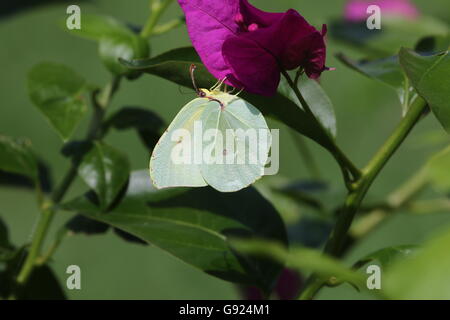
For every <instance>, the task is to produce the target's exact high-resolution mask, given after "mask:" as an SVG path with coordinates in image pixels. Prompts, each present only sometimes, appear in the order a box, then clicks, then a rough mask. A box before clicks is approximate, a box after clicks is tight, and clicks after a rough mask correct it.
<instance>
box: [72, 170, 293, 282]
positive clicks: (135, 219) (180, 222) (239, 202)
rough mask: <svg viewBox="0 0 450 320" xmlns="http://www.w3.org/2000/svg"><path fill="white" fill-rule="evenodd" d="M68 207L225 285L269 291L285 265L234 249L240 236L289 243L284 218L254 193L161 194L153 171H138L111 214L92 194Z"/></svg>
mask: <svg viewBox="0 0 450 320" xmlns="http://www.w3.org/2000/svg"><path fill="white" fill-rule="evenodd" d="M205 199H207V201H205ZM64 208H65V209H66V210H70V211H76V212H81V213H82V214H84V215H86V216H87V217H89V218H93V219H96V220H98V221H101V222H105V223H107V224H109V225H112V226H114V227H117V228H120V229H122V230H125V231H127V232H129V233H131V234H132V235H134V236H137V237H139V238H141V239H143V240H145V241H147V242H148V243H151V244H153V245H155V246H158V247H160V248H161V249H163V250H166V251H167V252H169V253H171V254H173V255H174V256H176V257H178V258H180V259H181V260H183V261H185V262H187V263H189V264H191V265H193V266H195V267H197V268H199V269H201V270H203V271H205V272H207V273H209V274H211V275H214V276H216V277H220V278H222V279H225V280H229V281H234V282H239V283H246V284H252V285H257V286H259V287H261V288H263V289H264V290H266V291H268V290H270V287H271V285H272V284H273V281H274V279H275V278H276V277H277V275H278V272H279V271H280V270H281V265H280V264H279V263H270V262H267V261H265V260H261V259H253V258H249V257H247V256H245V255H241V254H239V253H237V252H235V251H234V250H233V249H232V248H231V247H230V244H229V237H231V236H236V235H239V236H254V237H262V238H266V239H273V240H277V241H280V242H282V243H286V233H285V229H284V226H283V223H282V221H281V219H280V217H279V215H278V213H277V212H276V211H275V209H274V208H273V207H272V206H271V205H270V203H268V202H267V201H266V200H265V199H264V198H263V197H262V196H261V195H259V193H258V192H257V191H255V190H254V189H252V188H248V189H245V190H242V191H240V192H235V193H230V194H225V193H220V192H217V191H214V190H212V189H210V188H196V189H186V188H183V189H180V188H178V189H167V190H156V189H155V188H154V187H153V185H152V183H151V181H150V177H149V175H148V172H147V170H146V171H136V172H133V173H132V174H131V176H130V182H129V185H128V189H127V191H126V193H125V195H124V197H123V200H122V201H121V202H120V204H118V205H117V206H115V207H114V208H112V209H111V210H110V211H109V212H107V213H102V212H101V210H100V208H99V207H98V205H97V204H96V202H95V199H93V198H92V194H87V195H85V196H82V197H80V198H77V199H75V200H73V201H71V202H69V203H67V204H65V205H64ZM244 213H245V214H244Z"/></svg>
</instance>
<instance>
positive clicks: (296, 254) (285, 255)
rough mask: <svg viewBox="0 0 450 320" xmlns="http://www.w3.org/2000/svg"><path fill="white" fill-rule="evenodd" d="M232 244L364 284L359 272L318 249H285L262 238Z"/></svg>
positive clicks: (299, 266) (242, 248)
mask: <svg viewBox="0 0 450 320" xmlns="http://www.w3.org/2000/svg"><path fill="white" fill-rule="evenodd" d="M232 244H233V246H234V247H235V248H236V249H237V250H239V251H243V252H247V253H249V254H256V255H260V256H263V257H267V258H271V259H274V260H275V261H278V262H280V263H283V264H284V263H286V266H287V267H289V268H293V269H297V270H299V271H301V272H305V271H310V272H314V273H317V274H318V275H320V276H322V277H323V278H325V279H327V278H337V279H339V280H340V281H346V282H350V283H352V284H354V285H357V286H363V284H365V281H364V276H363V275H362V274H361V273H359V272H356V271H353V270H351V269H349V268H347V267H345V266H344V265H342V264H341V263H340V262H339V261H337V260H335V259H334V258H332V257H329V256H326V255H324V254H323V253H322V252H321V251H318V250H314V249H310V248H304V247H299V246H295V247H291V248H290V249H289V250H287V249H286V247H285V246H283V245H281V244H279V243H276V242H273V241H264V240H240V239H239V240H234V241H232Z"/></svg>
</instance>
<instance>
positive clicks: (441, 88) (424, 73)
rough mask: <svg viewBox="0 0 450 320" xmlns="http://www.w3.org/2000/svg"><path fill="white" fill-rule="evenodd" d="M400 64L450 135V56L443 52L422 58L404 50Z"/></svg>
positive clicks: (401, 53) (402, 50)
mask: <svg viewBox="0 0 450 320" xmlns="http://www.w3.org/2000/svg"><path fill="white" fill-rule="evenodd" d="M399 56H400V64H401V65H402V67H403V69H404V70H405V72H406V74H407V76H408V78H409V79H410V81H411V83H412V85H413V86H414V88H415V89H416V90H417V92H418V93H419V95H421V96H422V98H424V99H425V101H427V102H428V105H429V106H430V108H431V110H432V111H433V113H434V115H435V116H436V118H438V120H439V121H440V123H441V124H442V126H443V127H444V128H445V130H447V132H448V133H450V90H449V88H450V56H449V52H448V51H446V52H442V53H439V54H436V55H432V56H421V55H419V54H417V53H415V52H414V51H412V50H408V49H405V48H402V49H401V51H400V55H399Z"/></svg>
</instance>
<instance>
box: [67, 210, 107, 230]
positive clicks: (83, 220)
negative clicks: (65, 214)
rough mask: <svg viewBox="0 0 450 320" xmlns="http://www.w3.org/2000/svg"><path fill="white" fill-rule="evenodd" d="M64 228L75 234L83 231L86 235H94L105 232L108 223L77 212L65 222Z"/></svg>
mask: <svg viewBox="0 0 450 320" xmlns="http://www.w3.org/2000/svg"><path fill="white" fill-rule="evenodd" d="M65 228H66V229H67V230H68V231H70V232H73V233H75V234H77V233H83V234H86V235H94V234H100V233H105V232H106V231H108V229H109V225H107V224H106V223H103V222H99V221H97V220H93V219H90V218H87V217H85V216H83V215H81V214H77V215H76V216H74V217H73V218H72V219H70V220H69V221H68V222H67V223H66V225H65Z"/></svg>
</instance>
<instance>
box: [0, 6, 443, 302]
mask: <svg viewBox="0 0 450 320" xmlns="http://www.w3.org/2000/svg"><path fill="white" fill-rule="evenodd" d="M252 3H253V4H254V5H256V6H258V7H260V8H263V9H266V10H273V11H279V10H281V11H282V10H286V9H288V8H294V9H297V10H298V11H299V12H300V13H301V14H302V15H303V16H305V17H306V18H307V19H308V21H310V23H312V24H314V25H316V26H320V25H321V24H322V23H327V22H328V21H329V20H330V19H332V18H336V17H339V16H341V15H342V12H343V6H344V3H345V1H344V0H315V1H307V0H279V1H269V0H253V1H252ZM415 3H416V4H417V6H418V7H419V8H420V10H421V11H422V12H424V13H426V14H429V15H433V16H437V17H442V18H447V19H448V13H449V12H450V2H449V1H448V0H427V1H415ZM71 4H77V3H76V2H71ZM67 5H68V3H63V4H58V3H56V4H52V5H43V6H39V7H36V8H33V9H31V10H27V11H24V12H21V13H18V14H16V15H11V16H7V17H2V18H1V20H0V39H2V48H1V50H0V61H1V62H0V63H1V66H2V68H1V73H0V99H1V100H0V101H1V113H0V133H2V134H6V135H11V136H17V137H30V138H31V140H32V142H33V145H34V149H35V150H36V151H37V152H38V153H39V155H41V156H42V158H44V159H45V160H46V161H47V162H48V163H49V164H50V165H51V166H52V168H53V177H54V180H55V181H59V179H60V178H61V175H62V174H63V173H64V172H65V170H67V168H68V161H67V160H66V159H64V158H63V157H62V156H61V154H60V149H61V146H62V142H61V140H60V138H59V137H58V136H57V134H56V133H55V132H54V131H53V130H52V129H51V128H50V127H49V126H48V125H47V123H46V120H45V119H44V118H43V117H42V116H41V114H39V112H38V111H37V109H35V108H34V107H33V106H32V104H31V102H30V100H29V99H28V95H27V88H26V76H27V72H28V70H29V69H30V68H31V67H32V66H33V65H34V64H36V63H38V62H41V61H55V62H60V63H64V64H67V65H68V66H70V67H72V68H73V69H75V70H76V71H77V72H78V73H80V74H81V75H83V76H84V77H85V78H87V79H88V80H89V81H90V82H92V83H96V84H99V85H103V84H105V83H106V82H107V81H108V80H109V79H110V76H109V73H108V71H107V70H106V69H105V68H104V67H103V65H102V64H101V63H100V61H99V58H98V57H97V55H96V51H97V46H96V44H95V43H94V42H89V41H86V40H83V39H79V38H76V37H73V36H71V35H69V34H68V33H66V32H64V30H62V28H61V27H60V26H59V25H58V21H61V20H62V19H65V17H67V15H66V7H67ZM78 5H79V6H80V7H81V13H82V15H83V13H99V14H107V15H111V16H114V17H116V18H118V19H121V20H124V21H127V22H131V23H133V24H137V25H141V24H143V23H144V21H145V20H146V18H147V15H148V1H147V0H133V1H125V0H95V1H84V2H80V3H78ZM179 15H181V10H180V9H179V7H178V5H177V4H174V5H172V7H171V8H170V10H169V11H168V12H167V14H166V15H165V19H170V18H173V17H175V16H179ZM445 15H447V17H445ZM188 45H190V42H189V39H188V36H187V33H186V29H185V27H184V26H182V27H180V28H178V29H176V30H174V31H172V32H170V33H168V34H165V35H163V36H161V37H156V38H154V39H152V42H151V47H152V55H156V54H158V53H162V52H164V51H166V50H169V49H172V48H176V47H181V46H188ZM328 50H329V55H328V57H329V58H328V61H327V65H329V66H333V67H336V68H337V70H336V71H334V72H327V73H326V74H324V76H323V77H322V84H323V86H324V88H325V90H326V91H327V93H328V94H329V96H330V97H331V99H332V101H333V102H334V105H335V111H336V115H337V121H338V142H339V144H340V145H341V146H342V148H343V149H344V150H345V151H347V152H348V153H349V156H350V158H352V159H354V161H355V162H356V163H357V164H358V165H359V166H362V165H364V164H365V162H366V161H367V160H368V159H369V158H370V157H371V156H372V155H373V153H374V151H375V150H376V149H377V148H378V147H379V146H380V144H381V143H382V142H383V141H384V140H385V139H386V138H387V136H388V135H389V133H390V132H391V130H392V129H393V128H394V126H395V124H396V122H397V121H398V120H399V119H400V116H401V109H400V105H399V102H398V99H397V97H396V94H395V92H394V91H392V90H390V89H389V88H387V87H385V86H384V85H382V84H380V83H378V82H374V81H371V80H369V79H367V78H365V77H363V76H362V75H359V74H357V73H355V72H353V71H350V70H349V69H347V68H345V67H344V66H343V65H342V64H340V63H339V62H338V61H337V60H336V59H335V58H334V57H333V54H334V53H336V52H345V53H346V54H347V55H349V56H351V57H355V58H357V57H359V56H360V55H359V54H358V52H357V51H354V50H353V49H351V48H349V47H347V46H345V45H343V44H341V43H337V42H335V41H333V40H332V39H330V40H329V42H328ZM186 92H188V90H187V89H182V90H181V91H180V88H179V87H178V86H177V85H174V84H172V83H169V82H168V81H166V80H162V79H159V78H156V77H153V76H148V75H146V76H143V77H141V78H140V79H139V80H137V81H133V82H128V81H124V82H123V85H122V87H121V90H120V91H119V92H118V94H117V96H116V97H115V98H114V101H113V105H112V106H111V110H110V111H113V110H117V109H118V108H119V107H121V106H142V107H146V108H148V109H150V110H153V111H155V112H157V113H158V114H160V115H161V116H162V117H163V118H164V119H165V120H166V121H167V123H169V122H170V121H171V120H172V119H173V117H174V116H175V114H176V113H177V111H178V110H179V109H180V108H181V107H182V106H183V105H184V104H185V103H186V102H187V101H189V100H190V99H192V98H193V96H194V94H193V93H189V94H186ZM86 125H87V124H86V123H83V125H81V126H80V128H79V130H78V133H79V134H81V132H83V131H84V130H85V128H86ZM269 125H270V126H271V127H272V128H280V129H281V132H280V135H281V150H280V152H281V154H280V161H281V164H280V165H281V167H280V173H279V175H280V176H286V177H290V178H307V177H309V175H308V172H307V171H306V169H305V166H304V165H303V164H302V160H301V157H300V156H299V154H298V152H297V150H296V148H295V145H294V142H293V141H292V137H291V135H290V134H289V132H288V129H287V128H286V127H284V126H283V125H281V124H280V123H277V122H273V121H270V123H269ZM447 139H448V138H447V137H446V134H445V133H444V131H443V130H441V128H440V126H439V124H438V123H437V121H436V120H435V119H434V118H433V117H428V118H427V119H426V120H425V121H422V122H421V123H420V125H419V126H418V127H417V128H416V129H415V130H414V132H413V133H412V135H411V137H410V138H409V139H408V140H407V141H406V143H405V144H404V145H403V146H402V147H401V149H400V150H399V152H398V153H397V154H396V155H395V156H394V158H393V159H392V160H391V161H390V163H389V164H388V166H387V167H386V168H385V170H384V171H383V172H382V174H381V175H380V176H379V179H378V180H377V181H376V183H375V184H374V186H373V188H372V189H371V191H370V194H369V195H368V201H376V200H377V199H383V196H384V195H386V194H388V193H389V192H390V191H392V190H393V189H394V188H395V187H396V186H398V185H399V184H400V183H401V182H403V181H404V180H405V179H406V178H407V177H408V176H410V175H411V173H412V172H414V171H415V170H416V169H417V168H419V167H420V166H421V165H422V164H423V162H424V161H425V159H426V158H427V157H428V155H429V154H430V153H431V152H433V151H434V150H438V149H439V147H441V146H442V143H445V142H448V140H447ZM107 141H108V142H109V143H110V144H112V145H114V146H116V147H118V148H119V149H121V150H123V151H124V152H126V153H127V154H128V156H129V157H130V159H131V162H132V166H133V169H142V168H146V167H147V165H148V160H149V156H150V155H149V154H148V152H147V151H146V149H145V148H144V147H143V146H142V145H141V143H140V142H139V140H138V138H137V136H136V135H135V133H134V132H132V131H125V132H113V133H112V134H110V135H109V136H108V138H107ZM432 141H438V142H439V143H431V142H432ZM308 143H309V142H308ZM309 145H310V146H311V148H312V150H313V152H314V155H315V157H316V159H317V161H318V163H319V165H320V170H321V172H322V175H323V177H324V178H325V179H326V180H327V181H328V182H329V183H330V184H331V186H332V189H333V190H336V193H337V194H338V195H342V196H343V195H344V188H343V186H342V180H341V176H340V172H339V170H338V167H337V166H336V165H335V164H334V162H333V160H332V158H331V157H330V156H329V155H328V154H327V153H326V152H324V151H323V150H321V149H320V148H319V147H317V146H315V145H314V144H313V143H309ZM83 190H84V186H83V185H82V183H81V182H79V181H78V182H77V183H76V184H75V185H74V186H73V188H71V191H70V194H69V195H68V196H67V198H66V199H69V198H71V197H73V196H74V195H77V194H79V193H80V192H82V191H83ZM242 214H245V212H243V213H242ZM0 215H1V216H2V217H3V218H4V219H5V221H6V222H7V224H8V225H9V227H10V236H11V238H12V241H13V243H14V244H16V245H21V244H23V243H24V242H26V241H29V240H30V236H31V231H32V230H33V226H34V224H35V222H36V218H37V215H38V210H37V207H36V205H35V197H34V194H33V193H32V192H30V191H27V190H24V189H7V188H5V187H0ZM69 217H70V216H69V214H68V213H64V212H61V213H60V214H59V215H58V217H57V218H56V221H55V222H54V224H53V228H52V231H54V230H55V229H57V226H59V225H61V224H62V223H64V221H66V220H67V219H68V218H69ZM449 224H450V215H449V214H448V212H436V213H433V214H428V215H423V216H413V215H407V214H405V213H398V214H395V216H393V217H392V218H390V219H389V221H388V222H386V223H385V224H383V226H382V227H381V228H379V229H378V230H377V231H376V232H375V233H373V234H371V235H370V236H369V237H368V238H367V239H365V240H364V241H362V242H361V243H359V244H358V245H357V246H356V247H355V248H354V249H353V250H352V251H351V252H350V254H349V256H348V258H347V259H348V260H349V261H354V260H355V259H357V258H358V257H360V256H362V255H363V254H364V253H367V252H368V251H373V250H375V249H378V248H382V247H385V246H390V245H398V244H414V243H421V242H422V241H423V240H424V239H426V238H429V237H430V236H431V235H432V234H435V233H436V232H438V230H439V229H440V228H442V227H444V226H446V225H449ZM71 264H76V265H79V266H80V267H81V272H82V289H81V290H72V291H71V290H67V289H66V293H67V296H68V297H69V298H71V299H233V298H239V294H238V292H237V290H236V288H235V286H234V285H233V284H230V283H227V282H224V281H222V280H218V279H216V278H213V277H211V276H209V275H207V274H204V273H202V272H200V271H198V270H196V269H194V268H192V267H191V266H188V265H186V264H184V263H183V262H181V261H179V260H177V259H176V258H174V257H172V256H170V255H168V254H166V253H164V252H162V251H161V250H159V249H158V248H154V247H151V246H141V245H137V244H130V243H128V242H125V241H123V240H121V239H120V238H118V237H117V236H115V235H114V234H111V233H108V234H106V235H100V236H92V237H88V236H83V235H80V236H74V237H69V238H68V239H66V240H65V242H64V243H63V244H62V246H61V247H60V249H59V250H58V251H57V252H56V254H55V255H54V259H53V261H52V262H51V265H52V267H53V270H54V271H55V273H56V274H57V276H58V278H59V279H60V281H61V282H62V283H65V281H66V277H67V275H66V273H65V270H66V268H67V266H68V265H71ZM64 287H65V286H64ZM319 298H327V299H354V298H361V299H362V298H367V297H366V296H363V295H362V294H359V293H357V292H356V291H355V290H353V289H352V288H351V287H347V286H345V285H344V286H341V287H339V288H335V289H324V290H323V291H322V292H321V294H320V295H319Z"/></svg>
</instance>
